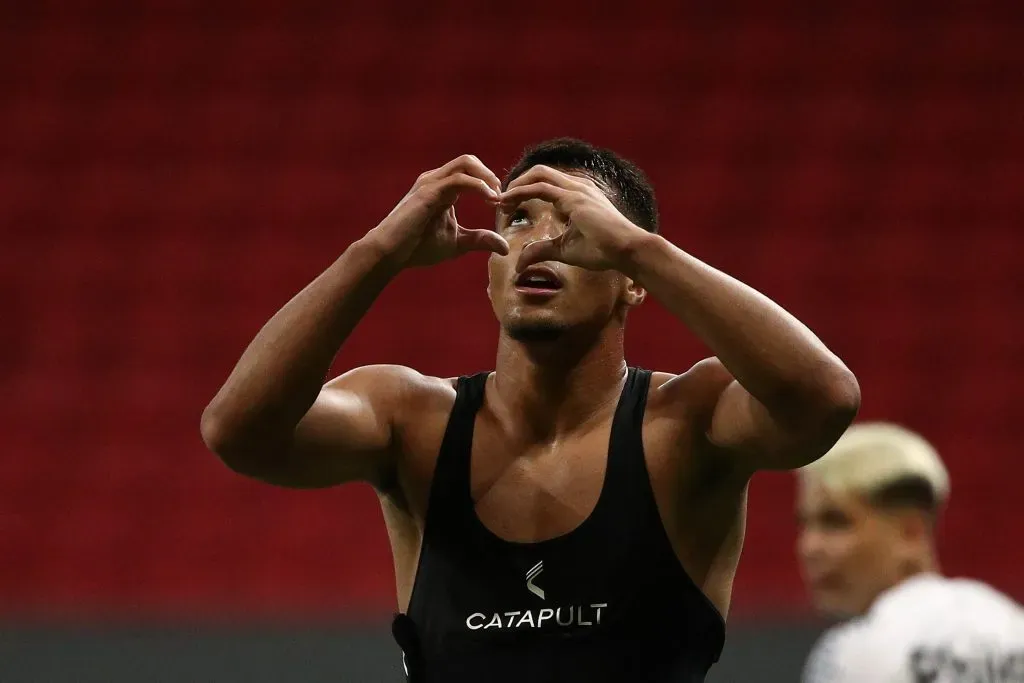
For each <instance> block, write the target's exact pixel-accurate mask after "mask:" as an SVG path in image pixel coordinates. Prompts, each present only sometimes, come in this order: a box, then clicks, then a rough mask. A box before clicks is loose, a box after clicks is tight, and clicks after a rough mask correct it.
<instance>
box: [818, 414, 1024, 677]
mask: <svg viewBox="0 0 1024 683" xmlns="http://www.w3.org/2000/svg"><path fill="white" fill-rule="evenodd" d="M799 481H800V493H799V517H800V520H801V531H800V539H799V554H800V559H801V560H802V562H803V568H804V574H805V578H806V580H807V582H808V584H809V586H810V589H811V594H812V596H813V598H814V601H815V603H816V605H817V606H818V607H819V608H820V609H821V610H823V611H825V612H827V613H830V614H833V615H836V616H845V617H855V618H854V619H853V620H852V621H849V622H848V623H846V624H845V625H841V626H838V627H835V628H833V629H832V630H831V631H829V632H827V633H826V634H825V636H823V637H822V638H821V640H820V641H819V643H818V645H817V646H816V647H815V650H814V652H813V653H812V655H811V657H810V659H809V661H808V664H807V666H806V669H805V673H804V680H805V681H806V682H807V683H812V682H813V683H821V682H824V681H832V682H836V683H860V682H863V683H968V682H970V683H975V682H978V683H1010V682H1020V681H1024V611H1022V610H1021V608H1020V606H1019V605H1017V604H1016V603H1014V602H1013V601H1012V600H1011V599H1009V598H1008V597H1006V596H1005V595H1002V594H1000V593H999V592H997V591H995V590H994V589H992V588H990V587H989V586H986V585H985V584H983V583H979V582H977V581H969V580H966V579H948V578H944V577H942V576H941V575H940V574H939V563H938V558H937V556H936V552H935V540H934V528H935V522H936V518H937V516H938V514H939V512H940V510H941V508H942V506H943V505H944V504H945V502H946V499H947V497H948V495H949V475H948V474H947V472H946V468H945V467H944V466H943V464H942V461H941V460H940V459H939V456H938V454H937V453H936V451H935V449H934V448H932V446H931V445H930V444H929V443H928V442H927V441H925V440H924V439H923V438H922V437H921V436H919V435H917V434H915V433H913V432H911V431H909V430H907V429H904V428H902V427H898V426H896V425H891V424H885V423H868V424H859V425H856V426H854V427H851V428H850V430H849V431H847V432H846V434H844V435H843V437H842V438H841V439H840V440H839V442H838V443H837V444H836V445H835V447H833V448H832V450H830V451H829V452H828V453H827V454H826V455H825V456H824V457H822V458H821V459H820V460H818V461H817V462H814V463H813V464H811V465H808V466H807V467H805V468H803V469H802V470H801V472H800V477H799Z"/></svg>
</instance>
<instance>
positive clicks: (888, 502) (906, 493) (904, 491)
mask: <svg viewBox="0 0 1024 683" xmlns="http://www.w3.org/2000/svg"><path fill="white" fill-rule="evenodd" d="M871 502H872V503H873V504H874V505H876V506H877V507H880V508H887V509H906V508H910V509H912V510H920V511H921V512H926V513H928V514H929V515H931V516H935V515H937V514H938V513H939V507H940V504H941V501H940V500H939V498H938V496H937V495H936V493H935V488H934V487H933V486H932V485H931V483H930V482H929V481H928V480H927V479H925V478H924V477H918V476H906V477H900V478H899V479H896V480H894V481H892V482H890V483H888V484H886V485H884V486H882V487H881V488H880V489H878V490H877V491H875V492H874V494H872V495H871Z"/></svg>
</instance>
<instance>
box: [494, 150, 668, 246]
mask: <svg viewBox="0 0 1024 683" xmlns="http://www.w3.org/2000/svg"><path fill="white" fill-rule="evenodd" d="M541 165H543V166H551V167H552V168H557V169H560V170H563V171H583V172H584V173H587V174H588V175H591V176H593V177H594V178H595V179H597V180H600V181H602V182H604V183H605V184H607V185H608V187H609V189H610V190H611V195H610V196H609V197H608V198H609V199H610V200H611V202H612V204H614V205H615V208H617V209H618V210H619V211H621V212H622V215H623V216H625V217H626V218H628V219H629V220H631V221H632V222H633V223H635V224H636V225H638V226H639V227H641V228H643V229H644V230H647V231H648V232H658V202H657V200H656V199H655V197H654V188H653V187H651V183H650V181H648V180H647V176H646V175H644V172H643V171H642V170H640V168H639V167H638V166H637V165H636V164H634V163H633V162H631V161H629V160H628V159H624V158H622V157H621V156H619V155H618V154H616V153H615V152H613V151H611V150H610V149H603V148H600V147H595V146H594V145H592V144H590V143H589V142H584V141H583V140H577V139H575V138H555V139H553V140H546V141H545V142H541V143H539V144H537V145H534V146H532V147H528V148H527V149H526V150H525V151H524V152H523V155H522V156H521V157H520V158H519V161H517V162H516V165H515V166H513V167H512V170H510V171H509V172H508V174H507V175H506V176H505V179H504V181H503V182H502V189H504V188H507V187H508V184H509V183H511V182H512V181H513V180H515V179H516V178H518V177H519V176H521V175H522V174H523V173H525V172H526V171H528V170H529V169H531V168H533V167H534V166H541Z"/></svg>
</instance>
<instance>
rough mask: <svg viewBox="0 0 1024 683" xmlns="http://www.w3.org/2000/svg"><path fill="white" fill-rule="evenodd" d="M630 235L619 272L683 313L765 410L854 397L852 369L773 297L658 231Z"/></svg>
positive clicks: (784, 409) (801, 407)
mask: <svg viewBox="0 0 1024 683" xmlns="http://www.w3.org/2000/svg"><path fill="white" fill-rule="evenodd" d="M635 242H636V243H635V245H633V246H632V247H631V248H630V249H629V254H628V256H627V257H626V266H625V267H624V268H623V272H625V273H626V274H627V275H629V276H630V277H632V278H633V279H634V280H636V281H637V282H638V283H639V284H640V285H642V286H643V287H644V288H645V289H646V290H647V291H648V292H649V293H650V294H651V296H653V297H654V298H656V299H657V300H658V301H660V302H661V303H662V304H663V305H664V306H665V307H667V308H668V309H669V311H671V312H672V313H673V314H674V315H675V316H676V317H678V318H679V319H680V320H682V321H683V323H685V324H686V325H687V327H689V328H690V329H691V330H692V331H693V332H694V333H695V334H696V335H697V336H698V337H699V338H700V339H701V340H702V341H704V343H705V344H707V346H708V347H709V348H710V349H711V350H712V351H713V352H714V354H715V355H716V356H717V357H718V358H719V360H721V361H722V364H723V365H725V367H726V368H727V369H728V370H729V372H730V373H732V375H733V377H735V378H736V380H737V381H738V382H739V383H740V384H741V385H743V387H744V388H745V389H746V390H747V391H748V392H750V394H751V395H753V396H754V397H755V398H757V399H758V400H759V401H760V402H761V403H763V404H764V405H765V407H767V408H768V409H769V410H772V411H776V410H777V411H779V412H781V413H782V414H783V415H785V413H787V412H788V411H791V410H797V411H798V410H805V409H807V408H813V407H815V406H817V405H820V403H821V402H826V403H828V402H835V401H842V400H849V401H852V402H856V401H857V400H858V396H859V394H858V390H857V384H856V380H855V379H854V378H853V375H852V373H850V371H849V370H848V369H847V368H846V366H845V365H844V364H843V363H842V361H840V360H839V359H838V358H837V357H836V356H835V354H833V353H832V352H831V351H829V349H828V348H827V347H826V346H825V345H824V344H823V343H822V342H821V340H819V339H818V338H817V337H816V336H815V335H814V333H812V332H811V331H810V330H809V329H808V328H807V327H806V326H805V325H804V324H803V323H801V322H800V321H799V320H797V319H796V318H795V317H793V316H792V315H790V314H789V313H787V312H786V311H785V310H783V309H782V307H780V306H779V305H778V304H776V303H774V302H773V301H771V300H770V299H769V298H768V297H766V296H764V295H763V294H761V293H759V292H757V291H755V290H754V289H752V288H751V287H749V286H747V285H745V284H743V283H742V282H740V281H739V280H736V279H735V278H733V277H730V276H729V275H726V274H725V273H723V272H721V271H719V270H716V269H714V268H712V267H711V266H709V265H707V264H706V263H703V262H702V261H700V260H699V259H696V258H694V257H693V256H690V255H689V254H687V253H685V252H683V251H682V250H681V249H679V248H678V247H676V246H674V245H673V244H671V243H670V242H668V241H667V240H665V239H664V238H662V237H660V236H658V235H649V234H645V235H643V236H639V235H638V237H637V239H636V240H635ZM847 392H848V393H851V394H854V396H844V393H847Z"/></svg>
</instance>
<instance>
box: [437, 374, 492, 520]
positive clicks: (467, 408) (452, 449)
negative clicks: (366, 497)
mask: <svg viewBox="0 0 1024 683" xmlns="http://www.w3.org/2000/svg"><path fill="white" fill-rule="evenodd" d="M489 375H490V372H479V373H477V374H475V375H463V376H462V377H459V378H458V381H457V383H456V385H455V405H453V406H452V412H451V415H450V416H449V417H448V426H447V427H446V428H445V432H444V438H443V439H442V441H441V450H440V451H439V452H438V454H437V462H436V464H435V465H434V476H433V480H432V482H431V485H430V496H429V500H428V502H427V520H426V530H427V532H428V533H429V532H430V530H431V529H441V530H444V532H450V531H451V530H452V529H454V528H456V527H455V526H453V525H457V524H459V523H460V521H461V520H462V519H463V518H464V517H465V515H466V511H467V509H469V508H471V506H472V500H471V493H470V481H469V472H470V469H469V465H470V457H471V454H472V450H473V426H474V423H475V421H476V414H477V413H478V412H479V411H480V407H481V406H482V405H483V402H484V389H485V387H486V385H487V378H488V376H489Z"/></svg>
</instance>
